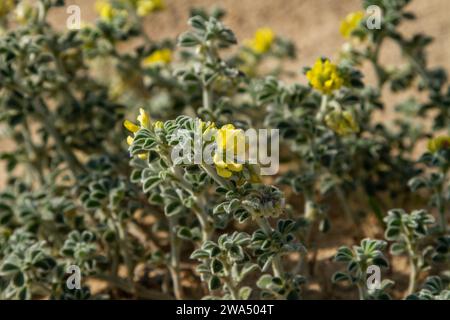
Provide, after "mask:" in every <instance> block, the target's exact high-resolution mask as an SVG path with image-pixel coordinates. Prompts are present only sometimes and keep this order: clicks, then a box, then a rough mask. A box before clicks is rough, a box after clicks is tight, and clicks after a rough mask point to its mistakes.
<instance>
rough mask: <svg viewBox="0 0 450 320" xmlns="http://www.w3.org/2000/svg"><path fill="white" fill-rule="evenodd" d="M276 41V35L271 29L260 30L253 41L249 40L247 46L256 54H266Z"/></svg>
mask: <svg viewBox="0 0 450 320" xmlns="http://www.w3.org/2000/svg"><path fill="white" fill-rule="evenodd" d="M274 40H275V33H274V32H273V31H272V29H270V28H260V29H258V30H256V32H255V35H254V36H253V39H251V40H247V41H246V45H247V46H248V47H249V48H250V49H251V50H252V51H253V52H255V53H257V54H262V53H266V52H267V51H269V50H270V48H271V47H272V44H273V42H274Z"/></svg>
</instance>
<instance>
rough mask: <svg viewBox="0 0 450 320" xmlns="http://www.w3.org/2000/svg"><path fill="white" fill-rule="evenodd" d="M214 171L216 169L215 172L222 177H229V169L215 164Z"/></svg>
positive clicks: (230, 173)
mask: <svg viewBox="0 0 450 320" xmlns="http://www.w3.org/2000/svg"><path fill="white" fill-rule="evenodd" d="M216 171H217V174H218V175H219V176H221V177H223V178H229V177H231V175H232V172H231V171H230V170H227V169H223V168H220V167H217V166H216Z"/></svg>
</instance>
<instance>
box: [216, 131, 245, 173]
mask: <svg viewBox="0 0 450 320" xmlns="http://www.w3.org/2000/svg"><path fill="white" fill-rule="evenodd" d="M216 143H217V150H216V153H215V154H214V157H213V161H214V164H215V165H216V171H217V174H218V175H219V176H221V177H224V178H230V177H231V176H232V175H233V172H241V171H242V169H243V165H242V163H238V162H237V161H236V159H243V158H244V156H245V135H244V132H243V131H242V130H240V129H236V128H235V127H234V126H233V125H232V124H227V125H224V126H222V128H220V129H219V130H217V133H216ZM227 155H232V156H233V159H228V157H227Z"/></svg>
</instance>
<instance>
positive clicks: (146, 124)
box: [123, 108, 150, 160]
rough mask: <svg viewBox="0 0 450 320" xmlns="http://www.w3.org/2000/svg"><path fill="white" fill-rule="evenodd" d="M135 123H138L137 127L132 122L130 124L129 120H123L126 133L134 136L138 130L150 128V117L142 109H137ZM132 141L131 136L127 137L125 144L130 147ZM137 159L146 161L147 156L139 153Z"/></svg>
mask: <svg viewBox="0 0 450 320" xmlns="http://www.w3.org/2000/svg"><path fill="white" fill-rule="evenodd" d="M137 121H138V123H139V125H137V124H134V123H133V122H131V121H129V120H125V121H124V123H123V125H124V127H125V128H126V129H127V130H128V131H130V132H132V133H133V135H136V133H137V132H138V131H139V130H140V129H149V128H150V116H149V115H148V113H147V112H145V110H144V109H142V108H140V109H139V115H138V117H137ZM133 141H134V138H133V137H132V136H128V137H127V144H128V145H129V146H131V145H132V144H133ZM138 157H139V158H140V159H142V160H146V159H147V158H148V154H147V153H141V154H139V155H138Z"/></svg>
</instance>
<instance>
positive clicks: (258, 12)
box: [0, 0, 450, 187]
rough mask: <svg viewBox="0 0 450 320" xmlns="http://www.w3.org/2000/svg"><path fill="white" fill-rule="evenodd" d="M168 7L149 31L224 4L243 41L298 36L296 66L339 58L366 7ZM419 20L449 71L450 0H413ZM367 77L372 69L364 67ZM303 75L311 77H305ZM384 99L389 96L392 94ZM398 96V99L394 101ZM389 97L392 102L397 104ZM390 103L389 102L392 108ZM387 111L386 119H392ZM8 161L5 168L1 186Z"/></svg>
mask: <svg viewBox="0 0 450 320" xmlns="http://www.w3.org/2000/svg"><path fill="white" fill-rule="evenodd" d="M165 2H166V9H165V10H163V11H161V12H157V13H154V14H151V15H150V16H148V17H146V20H145V21H146V30H147V32H148V34H149V35H150V37H152V38H154V39H163V38H165V37H172V38H173V37H176V36H177V35H179V34H180V33H181V32H183V31H185V30H187V28H188V26H187V19H188V15H189V8H191V7H193V6H195V7H205V8H212V7H214V6H220V7H222V8H224V9H225V10H226V11H227V16H226V17H225V19H224V22H225V23H226V25H228V26H229V27H230V28H231V29H232V30H233V31H234V32H235V33H236V35H237V38H238V40H239V41H243V40H244V39H247V38H250V37H251V36H252V35H253V33H254V32H255V30H256V29H258V28H260V27H270V28H272V29H273V30H274V31H275V32H276V33H277V34H278V35H280V36H282V37H286V38H289V39H291V40H293V41H294V43H295V44H296V46H297V49H298V58H297V60H296V61H294V62H291V63H289V65H288V67H289V68H291V69H292V70H293V71H299V70H301V69H302V68H303V67H304V66H308V65H311V64H312V63H313V62H314V61H315V59H316V58H317V57H319V56H327V57H330V58H333V57H336V56H337V52H338V51H339V49H340V48H341V46H342V44H343V43H344V40H343V39H342V37H341V36H340V34H339V24H340V21H341V20H342V19H343V17H345V15H346V14H347V13H349V12H351V11H355V10H359V9H360V8H361V0H165ZM72 4H75V5H79V6H80V8H81V18H82V20H83V22H92V21H93V20H94V19H95V18H96V12H95V10H94V5H95V0H67V1H66V6H69V5H72ZM409 9H410V11H413V12H414V13H415V14H416V15H417V18H418V19H417V21H415V22H409V23H407V24H404V25H403V26H402V30H403V31H404V33H405V34H412V33H415V32H424V33H426V34H428V35H431V36H433V37H434V39H435V41H434V43H433V44H432V45H431V47H430V50H429V51H428V53H429V61H430V66H435V65H443V66H444V67H445V68H446V69H447V70H450V19H449V18H448V13H449V12H450V1H449V0H414V1H413V3H412V4H411V5H410V6H409ZM67 17H68V14H67V13H66V9H65V8H61V9H57V10H53V12H52V14H51V21H52V23H53V24H54V25H55V26H56V27H57V28H60V29H63V28H65V25H66V19H67ZM394 49H395V47H394V46H392V47H390V46H389V45H388V46H386V47H385V48H383V51H382V59H384V61H389V62H392V63H395V62H396V61H398V59H399V53H398V51H397V50H394ZM364 72H365V73H366V76H367V78H368V80H369V81H370V80H371V79H372V74H371V72H372V71H371V69H370V68H365V70H364ZM299 80H300V81H302V82H306V81H305V79H304V77H299ZM386 97H387V98H388V99H386V98H385V101H390V99H389V94H388V95H387V96H386ZM392 101H395V100H392ZM392 101H390V104H392ZM389 107H390V105H388V108H389ZM387 114H388V115H387V116H385V119H389V112H388V113H387ZM10 148H11V144H10V142H9V141H5V140H4V139H3V140H0V151H2V150H8V149H10ZM3 171H4V166H3V164H1V167H0V187H1V186H2V182H4V179H3V176H4V175H3Z"/></svg>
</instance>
